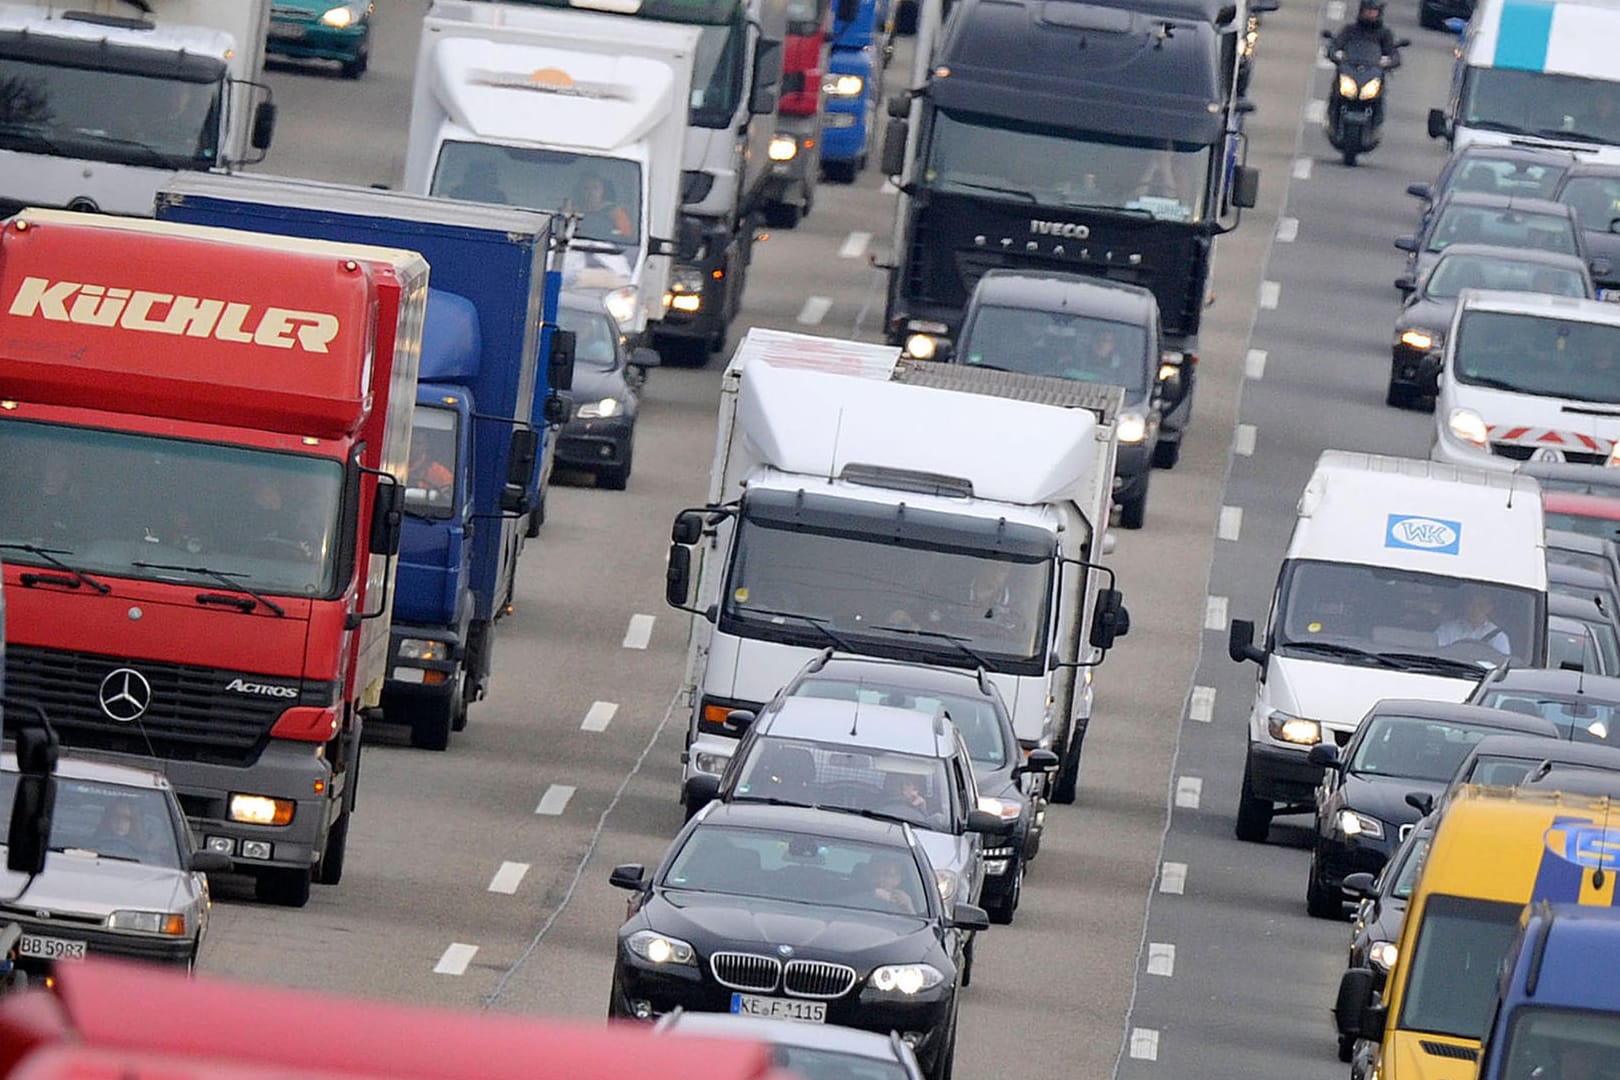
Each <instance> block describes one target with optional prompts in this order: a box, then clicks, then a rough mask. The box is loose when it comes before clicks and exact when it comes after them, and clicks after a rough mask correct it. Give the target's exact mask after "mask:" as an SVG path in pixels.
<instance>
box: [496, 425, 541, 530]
mask: <svg viewBox="0 0 1620 1080" xmlns="http://www.w3.org/2000/svg"><path fill="white" fill-rule="evenodd" d="M539 457H540V433H539V432H538V431H536V430H534V428H531V427H520V428H514V429H513V430H512V441H511V443H510V444H508V446H507V450H506V483H505V484H504V485H503V486H502V488H501V512H502V513H505V514H526V513H528V512H529V509H530V506H529V479H530V478H531V477H533V476H534V465H535V462H536V461H537V460H539Z"/></svg>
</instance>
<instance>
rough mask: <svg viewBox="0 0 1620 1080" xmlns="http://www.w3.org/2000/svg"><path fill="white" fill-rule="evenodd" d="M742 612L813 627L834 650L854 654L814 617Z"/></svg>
mask: <svg viewBox="0 0 1620 1080" xmlns="http://www.w3.org/2000/svg"><path fill="white" fill-rule="evenodd" d="M742 610H744V611H746V612H747V613H748V614H750V615H764V616H765V617H766V618H769V619H797V620H799V621H800V622H802V623H804V624H805V625H806V626H810V627H814V628H815V630H816V631H817V632H818V633H820V634H821V636H822V637H824V638H826V639H827V641H828V642H830V643H831V644H832V646H833V647H834V648H835V649H838V650H840V651H842V652H855V650H854V649H852V648H850V647H849V642H847V641H845V640H844V639H843V638H841V637H839V636H838V635H837V634H835V633H833V631H832V627H830V626H828V625H827V620H826V619H818V618H816V617H815V616H814V615H801V614H799V613H798V612H797V611H772V610H771V609H770V608H755V607H751V608H743V609H742Z"/></svg>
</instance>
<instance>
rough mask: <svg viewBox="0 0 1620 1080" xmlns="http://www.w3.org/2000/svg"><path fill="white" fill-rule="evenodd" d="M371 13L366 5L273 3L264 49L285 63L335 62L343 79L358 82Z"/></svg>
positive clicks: (307, 0)
mask: <svg viewBox="0 0 1620 1080" xmlns="http://www.w3.org/2000/svg"><path fill="white" fill-rule="evenodd" d="M371 12H372V5H371V4H370V3H353V4H334V3H332V0H274V2H273V3H272V4H271V7H270V36H269V38H268V40H267V41H266V43H265V48H266V50H267V51H268V52H269V54H270V55H271V56H276V57H282V58H286V59H292V60H336V61H337V62H338V64H339V65H340V66H339V71H341V72H342V74H343V77H344V78H345V79H358V78H359V77H360V76H361V75H363V74H365V70H366V65H367V63H368V62H369V61H370V59H371Z"/></svg>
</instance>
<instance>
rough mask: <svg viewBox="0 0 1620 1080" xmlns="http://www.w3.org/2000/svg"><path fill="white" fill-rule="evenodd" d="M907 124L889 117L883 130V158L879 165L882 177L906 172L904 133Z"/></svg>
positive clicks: (899, 119)
mask: <svg viewBox="0 0 1620 1080" xmlns="http://www.w3.org/2000/svg"><path fill="white" fill-rule="evenodd" d="M909 126H910V125H909V124H907V122H906V121H905V120H904V119H903V118H901V117H898V116H896V117H890V118H889V124H888V127H886V128H884V130H883V158H882V161H881V162H880V163H879V164H880V167H881V168H882V170H883V175H884V176H899V175H900V174H901V173H903V172H905V171H906V132H907V130H908V128H909Z"/></svg>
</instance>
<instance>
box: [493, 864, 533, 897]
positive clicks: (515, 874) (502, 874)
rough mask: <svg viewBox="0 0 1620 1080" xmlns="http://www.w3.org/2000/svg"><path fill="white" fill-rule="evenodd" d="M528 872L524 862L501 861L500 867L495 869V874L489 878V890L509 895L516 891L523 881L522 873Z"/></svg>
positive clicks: (527, 866) (527, 865)
mask: <svg viewBox="0 0 1620 1080" xmlns="http://www.w3.org/2000/svg"><path fill="white" fill-rule="evenodd" d="M528 872H529V864H528V863H526V862H503V863H501V868H500V869H499V870H497V871H495V876H494V877H492V878H490V879H489V891H490V892H498V893H505V894H506V895H507V896H511V895H512V894H513V893H515V892H517V891H518V886H519V885H521V884H522V883H523V875H524V874H527V873H528Z"/></svg>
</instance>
